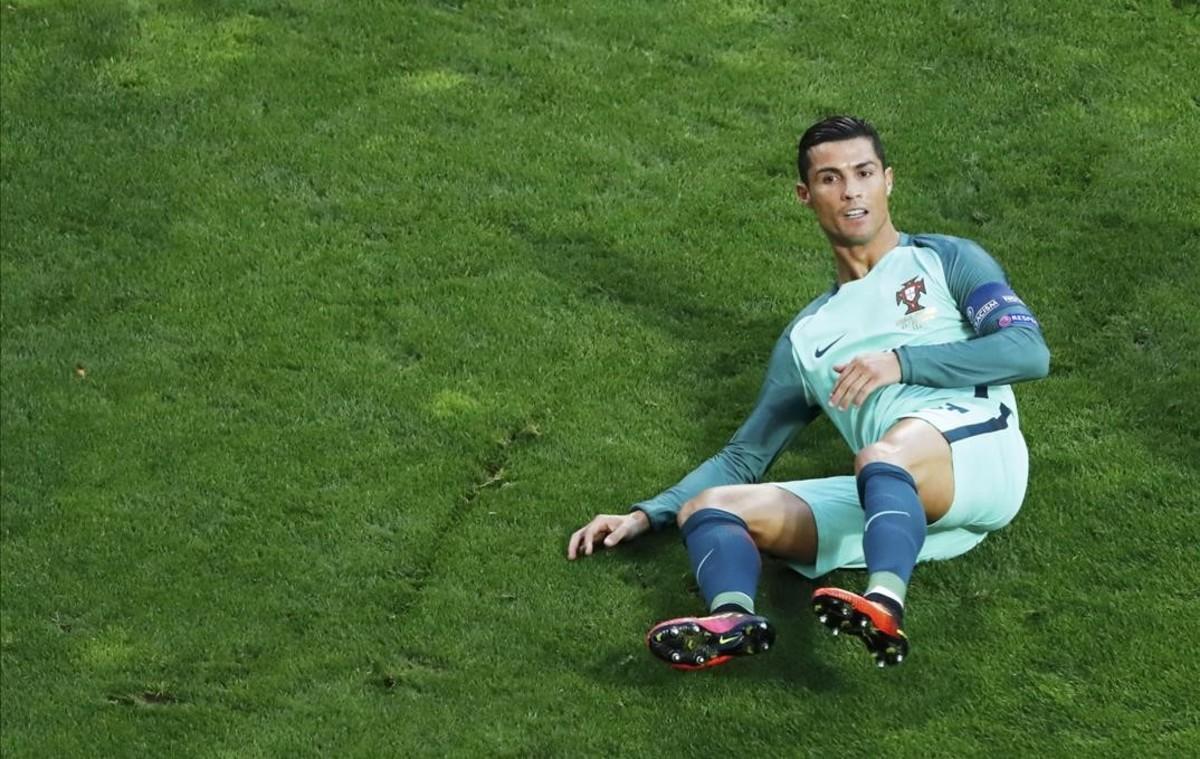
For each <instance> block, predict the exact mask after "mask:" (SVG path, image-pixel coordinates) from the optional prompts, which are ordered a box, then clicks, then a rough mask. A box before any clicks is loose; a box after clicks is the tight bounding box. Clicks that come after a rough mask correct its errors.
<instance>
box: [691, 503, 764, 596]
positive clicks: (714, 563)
mask: <svg viewBox="0 0 1200 759" xmlns="http://www.w3.org/2000/svg"><path fill="white" fill-rule="evenodd" d="M683 539H684V543H686V544H687V549H688V556H689V557H690V558H691V560H692V572H693V573H694V574H695V575H696V583H697V584H698V585H699V586H700V595H702V596H704V602H705V603H706V604H707V605H708V608H709V610H710V611H744V612H746V613H748V614H753V613H754V594H755V591H757V589H758V573H759V570H760V569H761V568H762V557H760V556H759V554H758V546H756V545H754V539H753V538H751V537H750V531H749V529H748V528H747V527H746V523H745V522H744V521H742V518H741V517H739V516H737V515H736V514H731V513H729V512H728V511H722V510H720V509H700V510H699V511H697V512H696V513H694V514H692V516H691V518H690V519H688V520H687V521H686V522H684V523H683Z"/></svg>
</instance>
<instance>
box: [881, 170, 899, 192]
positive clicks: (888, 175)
mask: <svg viewBox="0 0 1200 759" xmlns="http://www.w3.org/2000/svg"><path fill="white" fill-rule="evenodd" d="M883 181H884V184H886V185H887V194H888V195H891V194H892V185H893V184H894V183H895V181H896V177H895V175H893V174H892V167H891V166H888V167H887V168H886V169H884V170H883Z"/></svg>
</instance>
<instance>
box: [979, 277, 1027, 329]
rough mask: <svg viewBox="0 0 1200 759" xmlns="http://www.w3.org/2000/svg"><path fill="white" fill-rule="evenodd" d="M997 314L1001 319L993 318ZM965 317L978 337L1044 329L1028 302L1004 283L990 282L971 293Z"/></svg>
mask: <svg viewBox="0 0 1200 759" xmlns="http://www.w3.org/2000/svg"><path fill="white" fill-rule="evenodd" d="M997 313H999V315H1000V318H998V319H992V318H990V317H992V316H994V315H995V314H997ZM963 314H964V315H965V316H966V317H967V321H968V322H970V324H971V328H972V329H974V330H975V334H977V335H983V334H989V333H992V332H995V331H996V330H999V329H1004V328H1006V327H1031V328H1033V329H1041V327H1039V326H1038V322H1037V319H1035V318H1034V317H1033V313H1031V312H1030V310H1029V307H1028V306H1026V305H1025V301H1023V300H1021V299H1020V298H1019V297H1018V296H1017V294H1016V293H1014V292H1013V291H1012V288H1011V287H1009V286H1008V285H1006V284H1005V283H1003V282H987V283H985V284H982V285H980V286H979V287H976V288H975V289H974V290H972V291H971V294H970V295H968V296H967V303H966V308H965V309H963Z"/></svg>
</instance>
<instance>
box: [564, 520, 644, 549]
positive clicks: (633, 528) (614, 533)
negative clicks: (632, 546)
mask: <svg viewBox="0 0 1200 759" xmlns="http://www.w3.org/2000/svg"><path fill="white" fill-rule="evenodd" d="M648 529H650V519H649V518H648V517H647V516H646V512H644V511H642V510H640V509H637V510H634V511H631V512H629V513H628V514H597V515H596V516H595V518H593V519H592V521H590V522H588V523H587V524H585V525H584V526H583V527H580V528H579V529H578V530H576V531H575V532H573V533H571V539H570V540H569V541H568V542H567V558H568V559H575V558H576V557H578V556H591V555H592V549H593V548H594V547H595V546H596V544H597V543H599V542H601V539H602V538H603V543H604V547H605V548H612V547H613V546H615V545H616V544H617V543H620V542H621V541H622V540H631V539H633V538H636V537H637V536H638V535H641V534H642V533H643V532H645V531H646V530H648Z"/></svg>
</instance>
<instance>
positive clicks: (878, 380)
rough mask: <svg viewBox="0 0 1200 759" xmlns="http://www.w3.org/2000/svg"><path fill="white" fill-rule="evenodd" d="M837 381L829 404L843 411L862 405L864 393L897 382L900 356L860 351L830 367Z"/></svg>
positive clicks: (890, 353) (865, 394)
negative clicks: (841, 362) (845, 360)
mask: <svg viewBox="0 0 1200 759" xmlns="http://www.w3.org/2000/svg"><path fill="white" fill-rule="evenodd" d="M833 370H834V371H835V372H837V373H838V380H837V382H836V383H834V385H833V392H832V393H830V394H829V405H830V406H837V407H838V408H840V409H841V410H842V411H845V410H846V409H848V408H850V407H851V406H861V405H862V404H863V402H864V401H866V400H867V396H869V395H870V394H871V393H873V392H875V390H876V389H878V388H881V387H883V386H884V385H894V384H896V383H897V382H899V381H900V357H899V356H897V355H896V354H895V353H894V352H893V351H880V352H879V353H863V354H861V355H858V356H855V357H854V358H852V359H850V360H849V361H847V362H846V363H844V364H838V365H836V366H834V367H833Z"/></svg>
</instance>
